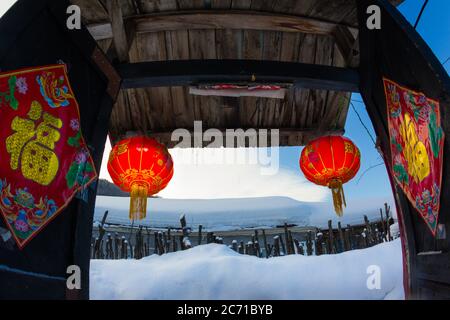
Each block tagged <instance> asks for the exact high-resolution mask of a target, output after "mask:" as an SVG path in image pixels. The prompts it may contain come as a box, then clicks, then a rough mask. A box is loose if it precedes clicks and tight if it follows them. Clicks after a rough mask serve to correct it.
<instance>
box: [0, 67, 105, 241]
mask: <svg viewBox="0 0 450 320" xmlns="http://www.w3.org/2000/svg"><path fill="white" fill-rule="evenodd" d="M0 117H1V119H2V127H1V128H0V213H1V215H2V217H3V219H4V220H5V222H6V224H7V226H8V228H9V229H10V231H11V233H12V234H13V236H14V239H15V241H16V243H17V245H18V246H19V248H23V247H24V246H25V245H26V244H27V243H28V242H29V241H30V240H31V239H32V238H33V237H34V236H35V235H36V234H37V233H39V232H40V231H42V230H43V228H44V227H45V226H46V225H47V224H48V223H49V222H50V221H51V220H52V219H53V218H55V217H56V216H57V215H58V214H59V213H60V212H61V211H62V210H63V209H64V208H65V207H66V206H67V204H68V203H69V202H70V200H71V199H72V198H73V197H74V196H75V194H76V193H77V192H78V191H80V190H82V189H84V188H86V187H87V186H88V185H89V184H90V183H91V182H93V181H94V180H95V179H96V178H97V173H96V171H95V168H94V164H93V161H92V157H91V155H90V153H89V150H88V148H87V146H86V143H85V141H84V139H83V136H82V134H81V128H80V115H79V108H78V103H77V101H76V100H75V96H74V94H73V91H72V88H71V87H70V84H69V80H68V78H67V73H66V68H65V66H64V65H51V66H45V67H36V68H30V69H23V70H18V71H13V72H6V73H0Z"/></svg>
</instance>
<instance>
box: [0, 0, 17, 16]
mask: <svg viewBox="0 0 450 320" xmlns="http://www.w3.org/2000/svg"><path fill="white" fill-rule="evenodd" d="M16 1H17V0H1V2H0V17H1V16H3V15H4V14H5V12H6V11H8V9H9V8H10V7H11V6H12V5H13V4H14V3H16Z"/></svg>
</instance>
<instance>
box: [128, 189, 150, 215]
mask: <svg viewBox="0 0 450 320" xmlns="http://www.w3.org/2000/svg"><path fill="white" fill-rule="evenodd" d="M130 197H131V199H130V220H142V219H144V218H145V217H146V215H147V197H148V188H147V186H146V185H142V184H138V183H134V184H133V185H132V186H131V192H130Z"/></svg>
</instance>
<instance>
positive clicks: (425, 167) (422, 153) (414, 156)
mask: <svg viewBox="0 0 450 320" xmlns="http://www.w3.org/2000/svg"><path fill="white" fill-rule="evenodd" d="M400 135H401V136H402V138H403V142H404V143H405V147H404V149H403V154H404V156H405V159H406V161H407V162H408V173H409V174H410V175H411V176H412V177H413V178H414V180H415V181H416V183H418V182H421V181H422V180H423V179H425V178H426V177H428V176H429V174H430V160H429V158H428V154H427V149H426V147H425V145H424V144H423V142H422V141H420V140H419V137H418V135H417V132H416V129H415V126H414V122H413V121H412V120H411V117H410V116H409V114H407V113H406V114H405V116H404V119H403V121H402V123H401V125H400Z"/></svg>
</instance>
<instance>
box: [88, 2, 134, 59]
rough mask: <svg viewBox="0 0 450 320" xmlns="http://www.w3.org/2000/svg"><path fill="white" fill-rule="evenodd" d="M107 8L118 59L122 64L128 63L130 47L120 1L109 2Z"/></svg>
mask: <svg viewBox="0 0 450 320" xmlns="http://www.w3.org/2000/svg"><path fill="white" fill-rule="evenodd" d="M106 6H107V10H108V14H109V18H110V20H111V24H110V27H111V36H112V38H113V43H114V47H115V48H116V53H117V57H118V58H119V60H120V61H121V62H126V61H128V52H129V46H128V40H127V33H126V31H125V25H124V21H123V16H122V9H121V6H120V1H119V0H107V1H106ZM94 39H95V37H94Z"/></svg>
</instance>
